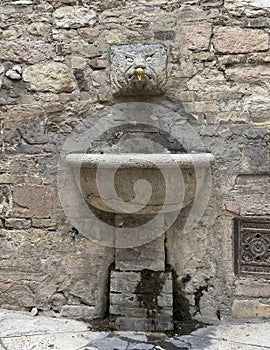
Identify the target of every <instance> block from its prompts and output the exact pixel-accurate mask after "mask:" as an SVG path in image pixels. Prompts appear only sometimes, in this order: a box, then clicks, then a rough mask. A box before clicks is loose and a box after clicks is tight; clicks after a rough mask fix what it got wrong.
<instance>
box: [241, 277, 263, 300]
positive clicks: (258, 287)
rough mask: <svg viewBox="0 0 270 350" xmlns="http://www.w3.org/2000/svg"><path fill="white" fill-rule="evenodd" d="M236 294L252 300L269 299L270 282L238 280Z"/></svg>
mask: <svg viewBox="0 0 270 350" xmlns="http://www.w3.org/2000/svg"><path fill="white" fill-rule="evenodd" d="M235 294H236V295H238V296H244V297H250V298H252V297H253V298H269V295H270V281H265V282H261V281H254V280H253V278H252V279H248V280H238V281H236V289H235Z"/></svg>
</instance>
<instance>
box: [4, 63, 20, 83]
mask: <svg viewBox="0 0 270 350" xmlns="http://www.w3.org/2000/svg"><path fill="white" fill-rule="evenodd" d="M6 76H7V77H8V78H10V79H12V80H20V79H22V67H21V66H19V65H18V64H16V65H15V66H13V67H12V68H11V69H9V70H8V71H7V72H6Z"/></svg>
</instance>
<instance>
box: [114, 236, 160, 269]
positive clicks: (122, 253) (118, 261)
mask: <svg viewBox="0 0 270 350" xmlns="http://www.w3.org/2000/svg"><path fill="white" fill-rule="evenodd" d="M115 267H116V269H120V270H121V271H130V270H138V271H139V270H143V269H150V270H153V271H164V270H165V246H164V237H163V235H162V236H161V237H159V238H158V239H156V240H155V241H153V242H150V243H148V244H146V245H144V246H140V247H137V248H126V249H121V248H119V249H116V252H115Z"/></svg>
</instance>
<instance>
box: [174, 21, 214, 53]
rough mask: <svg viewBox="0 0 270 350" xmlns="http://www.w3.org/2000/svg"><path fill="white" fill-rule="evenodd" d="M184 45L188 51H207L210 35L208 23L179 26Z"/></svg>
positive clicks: (210, 29)
mask: <svg viewBox="0 0 270 350" xmlns="http://www.w3.org/2000/svg"><path fill="white" fill-rule="evenodd" d="M180 31H181V33H182V35H183V38H184V43H185V44H186V46H187V48H188V49H190V50H207V49H208V47H209V43H210V37H211V34H212V27H211V25H210V24H208V23H196V24H185V25H181V26H180Z"/></svg>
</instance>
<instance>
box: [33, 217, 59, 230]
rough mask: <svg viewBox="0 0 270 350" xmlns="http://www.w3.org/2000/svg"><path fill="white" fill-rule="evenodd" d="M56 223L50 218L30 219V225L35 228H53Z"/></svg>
mask: <svg viewBox="0 0 270 350" xmlns="http://www.w3.org/2000/svg"><path fill="white" fill-rule="evenodd" d="M56 225H57V223H56V222H55V220H52V219H37V218H33V219H32V226H33V227H37V228H48V229H55V228H56Z"/></svg>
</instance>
